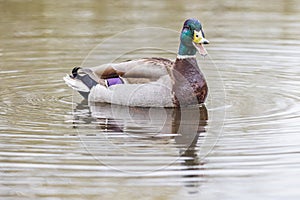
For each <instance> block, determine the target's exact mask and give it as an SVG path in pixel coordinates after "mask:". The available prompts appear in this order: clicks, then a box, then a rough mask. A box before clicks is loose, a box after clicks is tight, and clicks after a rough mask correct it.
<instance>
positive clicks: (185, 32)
mask: <svg viewBox="0 0 300 200" xmlns="http://www.w3.org/2000/svg"><path fill="white" fill-rule="evenodd" d="M203 44H209V41H208V40H207V39H205V36H204V32H203V30H202V25H201V23H200V22H199V20H197V19H187V20H186V21H185V22H184V24H183V28H182V31H181V34H180V46H179V51H178V54H179V55H182V56H184V55H195V54H196V52H197V51H198V52H199V53H200V54H201V55H202V56H205V55H207V52H206V50H205V48H204V47H203Z"/></svg>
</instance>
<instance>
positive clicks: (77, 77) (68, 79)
mask: <svg viewBox="0 0 300 200" xmlns="http://www.w3.org/2000/svg"><path fill="white" fill-rule="evenodd" d="M79 69H81V68H80V67H74V68H73V70H72V74H71V75H69V74H67V75H66V76H65V77H64V78H63V79H64V81H65V83H66V84H67V85H68V86H69V87H71V88H73V89H74V90H76V91H78V92H79V93H80V94H81V95H82V96H83V97H84V98H86V99H87V98H88V96H89V93H90V91H91V89H92V87H94V86H96V85H97V84H98V83H97V81H95V80H94V79H92V78H91V77H90V75H89V73H85V72H84V71H83V73H82V74H79V73H78V70H79ZM86 70H87V69H85V71H86Z"/></svg>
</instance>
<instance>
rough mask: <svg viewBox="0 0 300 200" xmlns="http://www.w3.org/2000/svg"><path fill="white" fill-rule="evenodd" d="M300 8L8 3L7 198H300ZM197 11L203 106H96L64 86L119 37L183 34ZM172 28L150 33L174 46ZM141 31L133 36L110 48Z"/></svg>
mask: <svg viewBox="0 0 300 200" xmlns="http://www.w3.org/2000/svg"><path fill="white" fill-rule="evenodd" d="M299 13H300V3H299V2H298V1H292V0H290V1H284V0H282V1H280V0H276V1H258V0H257V1H256V0H255V1H251V2H246V1H245V2H241V1H235V0H229V1H221V2H208V1H206V2H201V3H199V2H198V1H195V2H190V1H189V3H185V2H180V1H175V2H174V1H164V2H160V3H158V2H155V1H145V2H140V1H131V2H121V1H116V2H114V3H111V2H110V1H101V3H100V2H98V1H86V2H80V1H72V2H69V1H68V2H65V3H64V2H61V1H33V2H32V1H1V2H0V21H1V26H0V33H1V34H0V57H1V61H0V67H1V71H0V79H1V84H0V89H1V95H0V134H1V137H0V154H1V155H0V177H1V178H0V195H1V198H3V199H24V198H28V199H201V198H202V199H220V198H222V199H264V200H265V199H283V198H285V199H298V198H299V196H300V193H299V190H298V188H299V185H300V181H299V178H298V177H299V176H300V170H299V168H300V157H299V153H300V136H299V130H300V106H299V102H300V90H299V83H300V76H299V75H300V67H299V63H300V42H299V41H300V36H299V31H300V23H299V18H300V15H299ZM189 17H196V18H199V19H200V20H201V21H202V23H203V25H204V31H205V33H206V36H207V38H208V39H209V40H210V42H211V44H210V45H209V46H207V50H208V52H209V55H210V57H209V58H206V59H205V60H203V59H201V58H199V62H200V66H201V69H202V71H203V72H204V73H205V75H206V77H207V79H208V83H209V87H210V96H209V98H208V101H207V103H206V106H201V107H199V108H193V109H184V110H175V109H155V108H151V109H138V108H128V107H122V106H110V105H103V104H100V105H99V104H97V105H92V104H88V103H87V102H84V101H83V102H82V99H81V98H80V96H78V95H77V94H76V93H74V92H72V90H71V89H70V88H68V87H67V86H66V85H65V84H64V83H63V81H62V77H63V76H64V75H65V73H68V72H69V71H70V69H71V68H72V67H73V66H78V65H81V64H82V63H83V64H88V63H87V62H83V61H84V59H85V58H86V56H87V55H88V53H89V52H90V51H91V50H92V49H93V48H94V47H95V46H96V45H97V44H99V43H100V42H102V41H103V40H105V39H107V38H109V37H111V36H112V35H114V34H118V33H120V32H122V31H126V30H132V29H134V28H141V27H163V28H168V29H171V30H174V31H179V30H180V28H181V26H182V23H183V21H184V20H185V19H186V18H189ZM173 35H174V34H171V33H170V34H169V35H167V36H164V37H163V38H165V40H161V41H160V40H159V41H155V42H154V43H155V44H156V43H157V44H161V45H163V46H165V47H166V48H168V49H171V48H173V47H174V48H177V45H178V44H177V43H176V42H177V41H178V39H177V38H174V37H175V36H173ZM158 36H161V35H159V34H158ZM158 38H159V37H158ZM141 40H146V41H147V38H146V39H145V38H142V37H141V36H139V35H138V34H137V36H135V35H132V36H131V37H127V38H124V40H123V43H122V44H121V45H120V44H115V45H112V46H111V50H112V52H113V51H116V50H119V49H126V48H127V47H130V46H131V45H134V44H136V43H138V41H141ZM154 43H153V44H154ZM174 52H175V53H176V49H174V50H173V52H164V51H161V50H157V51H156V50H155V49H150V50H149V49H148V50H147V51H145V50H139V51H136V52H127V54H125V55H122V57H121V59H122V58H124V59H126V58H132V57H141V56H152V55H153V54H154V55H162V56H166V57H169V58H172V56H174ZM99 56H100V57H101V58H103V57H104V58H105V59H107V60H110V59H113V58H115V55H113V54H112V53H111V52H107V53H106V54H101V55H99ZM94 59H95V58H94ZM100 60H101V59H99V62H100V63H101V61H100ZM96 61H97V60H92V62H93V63H95V62H96ZM102 62H103V60H102Z"/></svg>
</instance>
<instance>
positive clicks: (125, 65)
mask: <svg viewBox="0 0 300 200" xmlns="http://www.w3.org/2000/svg"><path fill="white" fill-rule="evenodd" d="M173 65H174V62H173V61H171V60H169V59H165V58H143V59H138V60H130V61H126V62H121V63H109V64H104V65H101V66H98V67H93V68H90V70H91V71H92V72H93V75H94V76H96V77H97V78H99V79H106V78H110V77H115V76H122V77H124V78H148V79H158V78H160V77H162V76H164V75H166V74H168V69H170V68H171V67H172V66H173Z"/></svg>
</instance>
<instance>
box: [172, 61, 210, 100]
mask: <svg viewBox="0 0 300 200" xmlns="http://www.w3.org/2000/svg"><path fill="white" fill-rule="evenodd" d="M171 73H172V78H173V81H174V82H173V86H172V92H173V95H174V98H173V102H174V104H175V105H176V106H187V105H195V104H200V103H204V101H205V99H206V96H207V92H208V87H207V84H206V81H205V78H204V75H203V74H202V72H201V71H200V69H199V67H198V65H197V61H196V58H186V59H176V61H175V64H174V67H173V69H172V70H171Z"/></svg>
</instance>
